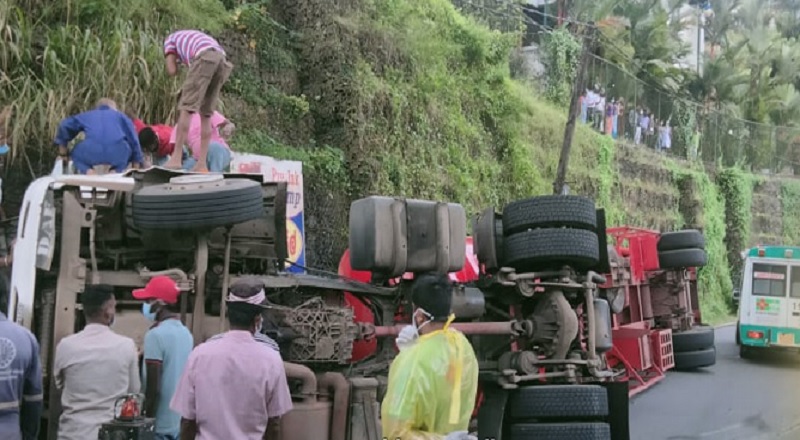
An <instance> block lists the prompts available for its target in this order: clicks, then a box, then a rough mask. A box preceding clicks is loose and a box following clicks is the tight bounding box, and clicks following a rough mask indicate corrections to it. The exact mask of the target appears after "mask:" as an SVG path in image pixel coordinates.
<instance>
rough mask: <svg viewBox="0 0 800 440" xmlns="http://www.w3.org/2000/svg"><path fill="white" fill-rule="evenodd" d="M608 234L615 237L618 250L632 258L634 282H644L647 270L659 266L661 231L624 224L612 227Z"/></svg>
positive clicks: (632, 277)
mask: <svg viewBox="0 0 800 440" xmlns="http://www.w3.org/2000/svg"><path fill="white" fill-rule="evenodd" d="M608 235H609V236H611V237H613V238H614V242H615V243H614V244H615V246H616V248H617V252H618V253H619V254H620V255H622V256H627V257H629V258H630V266H631V283H632V284H640V283H642V282H643V281H644V280H645V272H646V271H649V270H657V269H658V268H659V266H658V247H657V245H658V238H659V237H660V236H661V233H660V232H658V231H653V230H650V229H642V228H632V227H628V226H622V227H619V228H610V229H609V230H608Z"/></svg>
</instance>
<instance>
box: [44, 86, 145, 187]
mask: <svg viewBox="0 0 800 440" xmlns="http://www.w3.org/2000/svg"><path fill="white" fill-rule="evenodd" d="M81 132H83V134H84V135H85V139H84V140H83V141H81V142H79V143H78V144H77V145H75V147H73V148H72V152H71V154H70V152H69V150H68V149H67V145H68V144H69V143H70V142H71V141H72V140H73V139H75V137H76V136H78V134H79V133H81ZM55 144H56V145H57V146H58V154H59V156H61V158H62V160H63V161H64V164H65V165H66V163H67V161H68V159H69V158H70V156H71V157H72V163H73V164H74V165H75V169H76V170H78V172H79V173H81V174H91V173H92V168H93V167H94V166H97V165H108V166H110V167H111V170H112V171H114V172H117V173H121V172H123V171H125V170H126V169H127V168H128V164H133V167H134V168H138V167H139V166H142V165H143V164H144V157H143V155H142V147H141V146H140V145H139V137H138V136H137V135H136V129H135V128H134V127H133V121H131V120H130V118H128V117H127V116H125V114H124V113H122V112H119V111H117V105H116V104H115V103H114V101H112V100H110V99H106V98H103V99H101V100H100V101H98V103H97V107H96V108H95V109H94V110H89V111H87V112H83V113H80V114H77V115H75V116H70V117H68V118H65V119H64V120H63V121H61V125H59V127H58V132H57V133H56V139H55Z"/></svg>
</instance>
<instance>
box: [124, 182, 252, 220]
mask: <svg viewBox="0 0 800 440" xmlns="http://www.w3.org/2000/svg"><path fill="white" fill-rule="evenodd" d="M186 177H192V178H195V179H196V180H199V178H200V177H205V176H186ZM209 177H211V178H212V179H213V176H209ZM173 182H174V179H173ZM181 182H182V181H178V183H165V184H161V185H152V186H146V187H144V188H142V189H141V190H139V191H137V192H136V193H134V194H133V198H132V205H133V206H132V213H133V223H134V224H135V225H136V227H137V228H141V229H151V230H169V229H195V228H196V229H213V228H216V227H219V226H227V225H235V224H238V223H243V222H246V221H249V220H255V219H258V218H261V217H263V216H264V206H263V194H262V191H261V185H260V184H259V183H258V182H256V181H253V180H249V179H224V180H221V181H219V180H217V181H215V182H212V183H210V184H208V185H205V186H204V185H202V184H186V185H185V186H182V185H181V184H180V183H181Z"/></svg>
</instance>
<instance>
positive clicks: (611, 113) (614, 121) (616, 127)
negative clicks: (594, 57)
mask: <svg viewBox="0 0 800 440" xmlns="http://www.w3.org/2000/svg"><path fill="white" fill-rule="evenodd" d="M580 104H581V114H580V119H581V122H583V123H584V124H590V125H591V126H592V128H594V129H595V130H597V131H598V132H600V133H603V134H606V135H608V136H611V137H612V138H614V139H627V140H628V141H631V142H633V143H634V144H636V145H642V144H644V145H647V146H648V147H650V148H653V149H654V150H656V151H660V152H666V151H668V150H669V149H670V148H672V127H671V126H670V118H667V119H656V117H655V114H654V113H653V112H652V111H650V109H648V108H647V107H644V106H642V105H628V104H627V103H626V102H625V99H624V98H619V99H617V98H613V97H612V98H610V99H609V98H607V95H606V92H605V90H604V89H602V88H601V87H600V86H598V85H595V86H594V87H593V88H588V89H586V91H585V92H584V93H583V95H581V97H580Z"/></svg>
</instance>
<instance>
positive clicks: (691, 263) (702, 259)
mask: <svg viewBox="0 0 800 440" xmlns="http://www.w3.org/2000/svg"><path fill="white" fill-rule="evenodd" d="M706 264H708V255H706V251H704V250H702V249H678V250H674V251H664V252H659V253H658V265H659V266H660V267H661V268H662V269H682V268H685V267H703V266H705V265H706Z"/></svg>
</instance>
